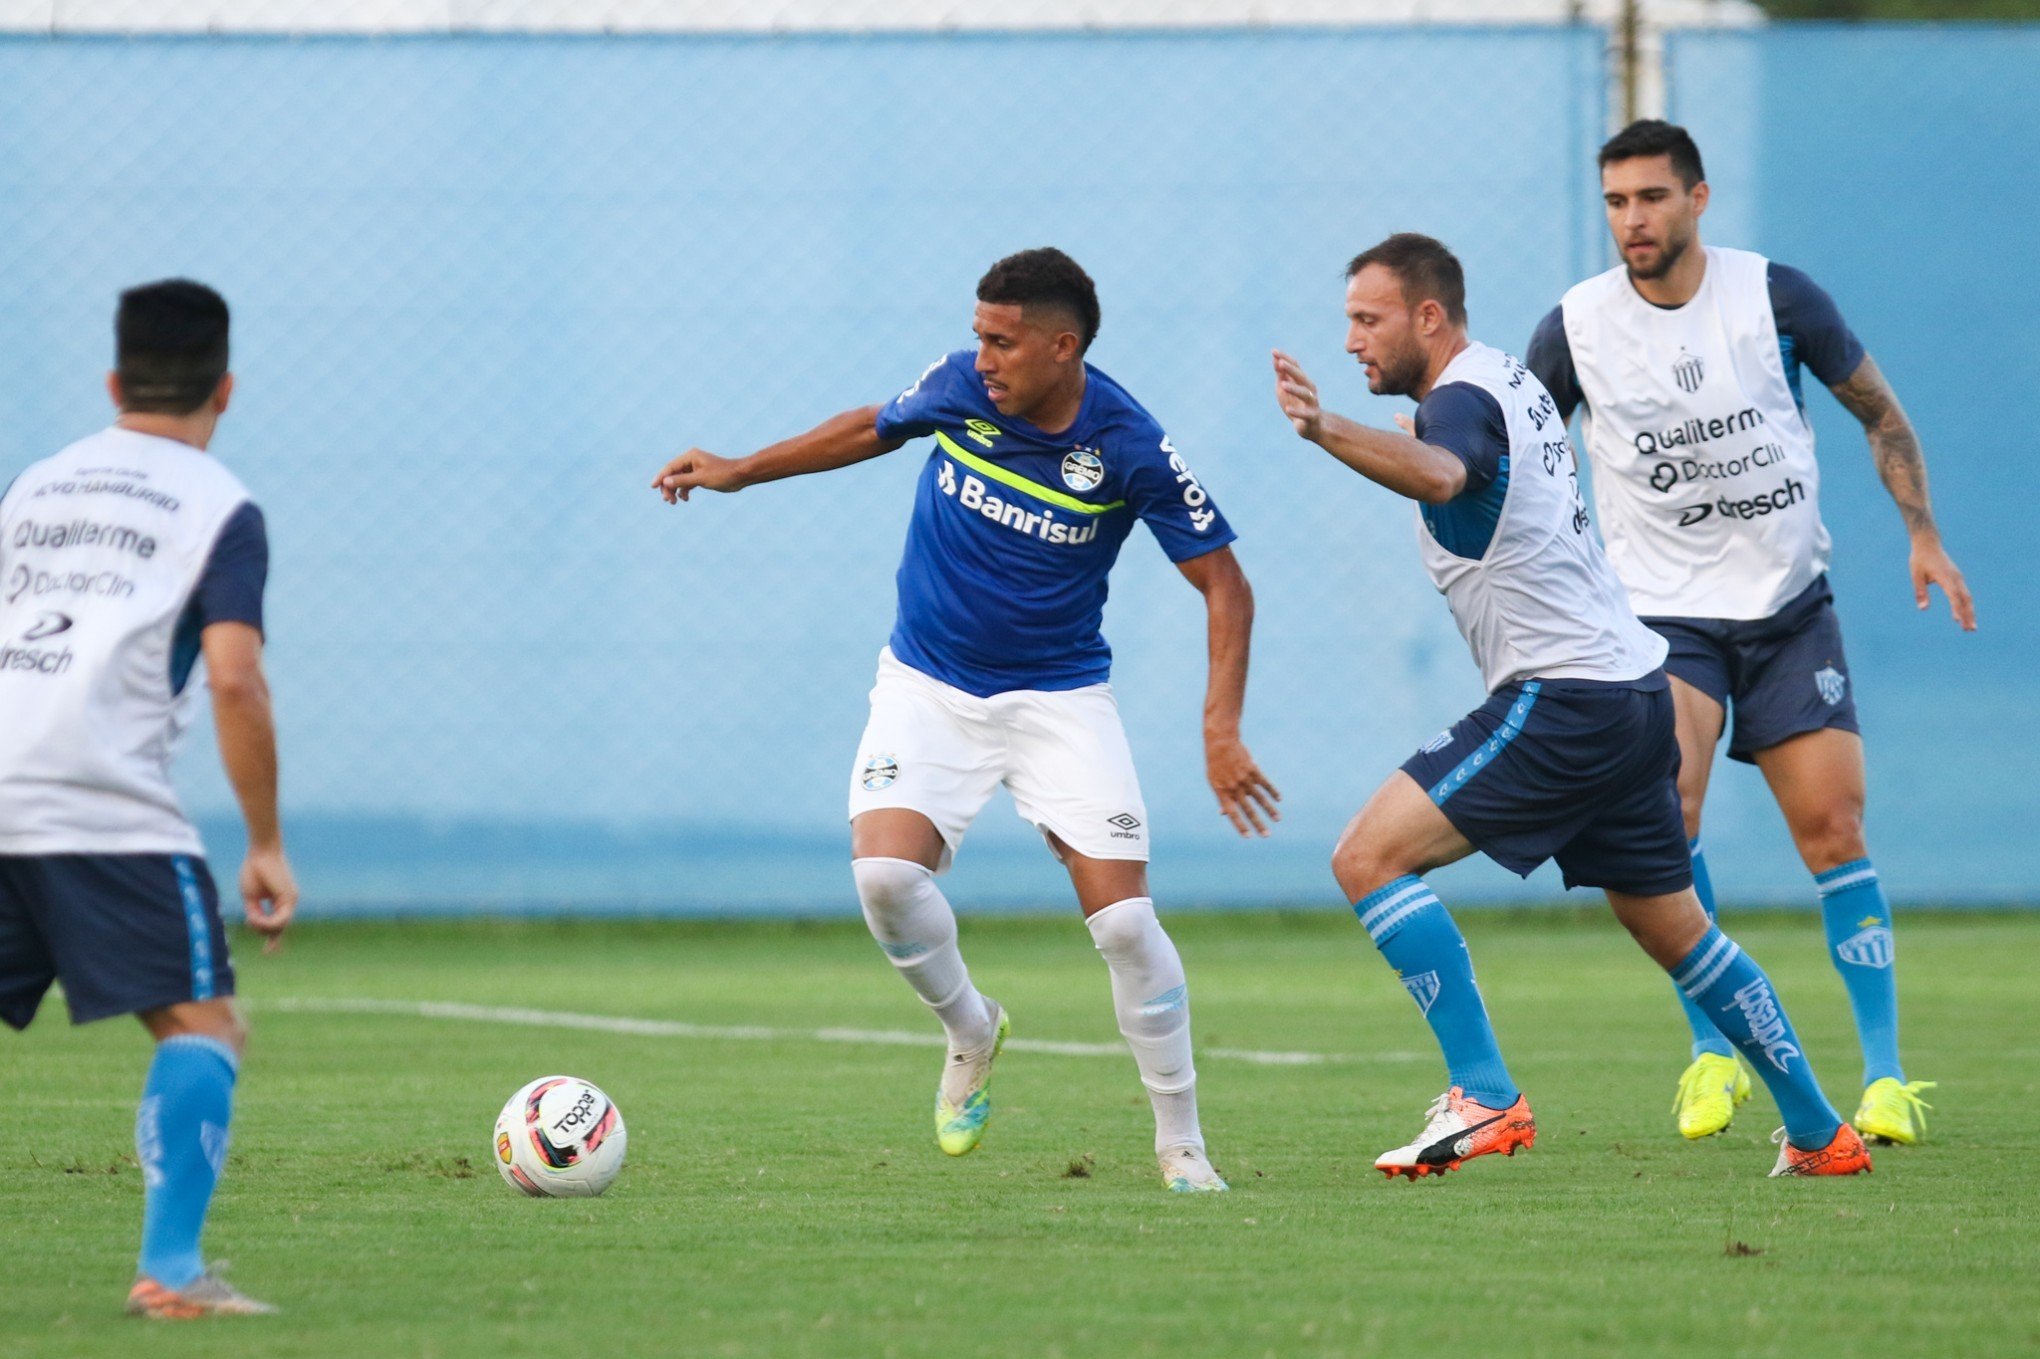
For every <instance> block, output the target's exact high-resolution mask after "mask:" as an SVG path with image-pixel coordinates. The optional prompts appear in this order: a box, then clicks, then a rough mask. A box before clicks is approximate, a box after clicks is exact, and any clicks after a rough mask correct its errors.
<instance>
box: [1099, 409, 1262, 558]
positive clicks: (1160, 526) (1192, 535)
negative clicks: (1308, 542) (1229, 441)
mask: <svg viewBox="0 0 2040 1359" xmlns="http://www.w3.org/2000/svg"><path fill="white" fill-rule="evenodd" d="M1131 437H1132V438H1133V439H1134V440H1137V443H1138V449H1137V452H1136V455H1135V457H1134V459H1133V462H1132V470H1131V471H1130V472H1128V473H1127V477H1126V483H1125V487H1126V489H1125V495H1126V502H1127V504H1129V505H1131V506H1132V507H1133V512H1134V513H1135V514H1137V515H1139V516H1140V518H1141V521H1142V522H1143V523H1145V524H1146V525H1147V526H1148V530H1149V532H1151V533H1153V534H1154V535H1155V541H1156V542H1158V543H1160V544H1161V545H1162V551H1163V552H1164V553H1166V554H1168V558H1169V560H1170V561H1172V562H1187V561H1189V560H1190V559H1191V558H1192V557H1201V556H1203V555H1204V554H1205V553H1207V552H1215V551H1217V550H1218V549H1219V548H1221V547H1224V546H1225V545H1226V544H1228V543H1230V542H1232V541H1234V540H1235V539H1237V538H1238V537H1239V535H1238V534H1237V533H1234V532H1233V528H1232V525H1231V524H1228V523H1227V522H1226V521H1225V516H1224V515H1222V514H1220V513H1219V512H1218V506H1217V505H1216V504H1214V503H1213V502H1212V499H1211V493H1210V492H1208V491H1206V490H1205V489H1204V483H1202V482H1201V481H1199V480H1198V479H1197V474H1196V473H1194V472H1192V471H1191V470H1190V465H1189V464H1188V463H1186V462H1184V461H1183V455H1182V454H1181V453H1178V452H1177V451H1176V446H1175V445H1174V444H1172V443H1170V442H1169V436H1168V435H1166V434H1164V433H1162V432H1161V430H1159V429H1156V428H1153V427H1148V428H1146V429H1143V430H1141V431H1139V432H1138V433H1137V434H1134V435H1132V436H1131Z"/></svg>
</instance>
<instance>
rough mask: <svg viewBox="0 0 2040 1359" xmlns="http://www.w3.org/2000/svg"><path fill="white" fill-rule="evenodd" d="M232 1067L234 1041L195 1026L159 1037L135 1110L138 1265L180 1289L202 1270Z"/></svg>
mask: <svg viewBox="0 0 2040 1359" xmlns="http://www.w3.org/2000/svg"><path fill="white" fill-rule="evenodd" d="M238 1066H239V1062H238V1061H237V1060H236V1058H235V1056H234V1050H233V1049H232V1048H230V1047H228V1046H227V1045H226V1044H225V1043H222V1042H221V1041H219V1040H218V1039H217V1038H207V1037H204V1036H202V1035H200V1034H195V1033H181V1034H178V1035H176V1036H175V1037H172V1038H166V1039H164V1040H163V1041H162V1042H160V1043H158V1044H157V1045H156V1060H155V1061H154V1062H152V1063H150V1065H149V1079H148V1083H147V1084H145V1085H144V1086H143V1087H142V1105H141V1108H140V1109H139V1110H138V1111H137V1112H136V1114H135V1152H136V1154H137V1155H138V1156H139V1157H140V1159H141V1163H142V1183H143V1185H144V1186H145V1187H146V1189H147V1195H146V1197H145V1199H144V1202H143V1208H142V1256H141V1261H140V1263H139V1265H138V1266H137V1268H138V1269H139V1270H140V1271H141V1272H142V1273H143V1274H146V1275H148V1276H149V1277H150V1278H152V1279H154V1280H155V1281H156V1282H157V1283H159V1284H162V1285H163V1286H164V1287H165V1288H182V1287H183V1286H184V1285H186V1284H188V1283H190V1282H191V1281H192V1280H193V1279H196V1278H197V1277H198V1276H199V1275H201V1274H203V1273H204V1272H205V1260H204V1257H202V1256H201V1255H200V1254H199V1250H198V1237H199V1233H200V1232H202V1231H204V1230H205V1213H206V1209H207V1207H208V1206H210V1205H211V1203H212V1193H213V1186H214V1185H215V1184H217V1183H218V1182H219V1178H220V1168H221V1167H222V1166H224V1165H225V1164H226V1163H227V1127H228V1124H229V1123H230V1122H231V1121H232V1119H233V1114H234V1073H235V1071H236V1069H237V1067H238Z"/></svg>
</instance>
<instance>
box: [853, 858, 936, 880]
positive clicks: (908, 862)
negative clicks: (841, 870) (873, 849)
mask: <svg viewBox="0 0 2040 1359" xmlns="http://www.w3.org/2000/svg"><path fill="white" fill-rule="evenodd" d="M862 864H870V865H872V866H873V867H874V868H875V867H877V866H879V865H881V864H883V865H884V866H885V867H886V869H887V870H888V871H890V870H892V869H895V868H911V869H913V870H914V871H915V872H916V873H923V874H926V875H927V876H928V877H931V878H932V877H934V876H935V870H934V869H932V868H930V867H928V865H926V864H917V863H915V862H914V861H913V860H912V859H889V858H887V857H886V856H885V855H883V854H864V855H860V856H858V857H857V858H854V859H852V860H851V861H850V871H851V872H852V873H855V872H856V871H857V869H858V867H859V865H862Z"/></svg>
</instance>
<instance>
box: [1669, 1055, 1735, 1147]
mask: <svg viewBox="0 0 2040 1359" xmlns="http://www.w3.org/2000/svg"><path fill="white" fill-rule="evenodd" d="M1749 1097H1750V1073H1749V1072H1747V1071H1745V1070H1743V1064H1742V1063H1741V1062H1739V1061H1737V1060H1736V1059H1735V1058H1733V1057H1723V1056H1722V1055H1721V1054H1720V1053H1716V1052H1703V1053H1701V1054H1700V1055H1699V1056H1698V1057H1695V1058H1694V1059H1693V1064H1692V1065H1691V1066H1689V1067H1687V1068H1686V1073H1685V1074H1684V1075H1683V1076H1681V1077H1679V1093H1678V1094H1677V1095H1675V1096H1673V1097H1672V1112H1673V1113H1674V1114H1677V1115H1678V1117H1679V1136H1681V1137H1684V1138H1688V1139H1691V1140H1695V1141H1697V1140H1698V1139H1700V1138H1702V1137H1712V1136H1714V1134H1716V1133H1718V1132H1726V1131H1728V1125H1729V1124H1730V1123H1733V1122H1734V1121H1735V1111H1736V1106H1738V1105H1740V1104H1741V1103H1742V1102H1743V1101H1744V1100H1747V1099H1748V1098H1749Z"/></svg>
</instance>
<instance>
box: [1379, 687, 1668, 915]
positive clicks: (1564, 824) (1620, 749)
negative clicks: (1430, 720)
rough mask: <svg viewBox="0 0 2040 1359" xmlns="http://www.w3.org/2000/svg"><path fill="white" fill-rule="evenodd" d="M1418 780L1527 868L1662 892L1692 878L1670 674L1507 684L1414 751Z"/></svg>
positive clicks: (1481, 845)
mask: <svg viewBox="0 0 2040 1359" xmlns="http://www.w3.org/2000/svg"><path fill="white" fill-rule="evenodd" d="M1403 772H1404V773H1406V774H1408V775H1409V776H1410V777H1411V778H1413V779H1415V780H1416V781H1417V783H1418V784H1419V785H1421V786H1422V787H1423V788H1424V790H1425V791H1426V792H1428V793H1430V795H1431V801H1433V802H1435V803H1436V804H1438V810H1439V811H1441V812H1443V813H1445V818H1446V819H1447V820H1448V821H1450V822H1451V823H1452V824H1453V826H1454V827H1455V828H1457V829H1458V831H1459V833H1460V834H1461V835H1464V836H1465V837H1466V838H1467V839H1468V840H1471V841H1472V842H1473V845H1474V848H1476V849H1478V850H1480V851H1481V852H1482V853H1484V854H1486V855H1487V856H1488V857H1489V858H1490V859H1493V860H1494V861H1495V862H1496V863H1498V864H1500V865H1501V866H1502V867H1504V868H1506V869H1508V870H1509V871H1510V872H1512V873H1520V874H1522V875H1523V876H1525V877H1528V876H1529V874H1530V871H1531V870H1532V869H1534V868H1536V867H1537V866H1538V865H1539V864H1541V863H1543V862H1544V861H1545V860H1546V859H1556V860H1557V861H1558V866H1559V869H1560V870H1561V871H1562V872H1563V873H1564V874H1565V885H1566V886H1567V887H1601V888H1612V889H1613V890H1615V891H1617V892H1626V893H1628V894H1630V895H1632V896H1641V897H1647V896H1661V895H1664V894H1666V893H1670V892H1677V891H1680V890H1682V889H1684V888H1687V887H1690V886H1692V885H1693V861H1692V857H1691V854H1690V853H1689V851H1688V849H1687V846H1686V823H1685V819H1684V817H1683V816H1682V815H1681V814H1680V811H1679V788H1678V774H1679V743H1678V739H1677V736H1676V735H1675V733H1674V730H1673V723H1672V689H1671V685H1670V683H1669V682H1667V681H1666V679H1665V676H1664V672H1663V671H1661V670H1654V671H1652V672H1651V673H1650V674H1648V675H1646V676H1644V677H1643V678H1642V679H1638V680H1627V681H1622V682H1618V683H1611V682H1608V681H1601V680H1564V679H1559V680H1553V679H1544V680H1525V681H1519V682H1517V683H1513V684H1505V685H1503V686H1502V687H1501V688H1499V689H1497V690H1495V692H1494V693H1493V694H1491V695H1489V696H1488V701H1487V702H1486V703H1483V704H1482V705H1481V706H1480V707H1478V708H1475V709H1474V710H1473V711H1472V712H1471V713H1468V714H1467V715H1466V716H1465V717H1464V718H1462V719H1461V720H1460V721H1459V722H1457V723H1456V724H1454V725H1453V727H1452V728H1451V729H1450V730H1449V731H1445V732H1441V733H1440V734H1439V735H1438V737H1437V738H1436V739H1435V740H1433V741H1431V742H1429V743H1428V744H1427V745H1425V747H1424V748H1423V749H1422V750H1420V751H1418V752H1417V753H1416V754H1415V755H1412V756H1411V757H1410V758H1409V759H1408V760H1407V761H1405V762H1404V764H1403Z"/></svg>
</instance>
